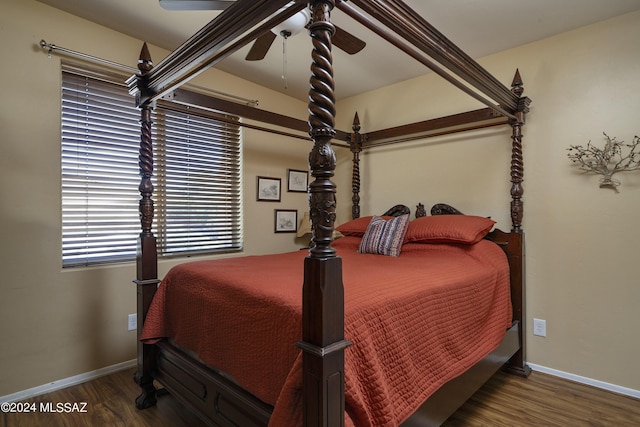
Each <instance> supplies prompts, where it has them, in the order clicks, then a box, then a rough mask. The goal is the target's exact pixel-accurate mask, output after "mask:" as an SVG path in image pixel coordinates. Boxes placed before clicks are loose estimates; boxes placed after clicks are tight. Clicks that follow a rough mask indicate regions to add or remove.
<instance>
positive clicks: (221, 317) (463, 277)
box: [142, 237, 511, 427]
mask: <svg viewBox="0 0 640 427" xmlns="http://www.w3.org/2000/svg"><path fill="white" fill-rule="evenodd" d="M359 241H360V239H359V238H356V237H344V238H341V239H339V240H337V241H336V242H335V243H334V246H335V247H336V249H337V250H338V254H339V255H340V256H341V257H342V258H343V283H344V288H345V338H346V339H347V340H349V341H351V342H352V343H353V345H352V346H351V347H349V348H347V350H346V351H345V388H346V392H345V403H346V412H347V413H346V420H347V425H356V426H358V427H361V426H374V425H375V426H396V425H398V424H399V423H401V422H402V421H404V420H405V419H406V418H407V417H408V416H409V415H411V413H412V412H414V411H415V409H416V408H417V407H418V406H419V405H420V403H421V402H423V401H424V400H425V399H427V398H428V397H429V396H430V395H431V394H432V393H433V392H434V391H435V390H437V388H438V387H439V386H441V385H442V384H444V383H445V382H447V381H448V380H450V379H452V378H454V377H456V376H458V375H459V374H461V373H462V372H464V371H465V370H466V369H468V368H469V367H470V366H472V365H473V364H474V363H475V362H477V361H478V360H480V359H482V358H483V357H484V356H486V355H487V354H488V353H490V352H491V351H492V350H493V349H494V348H495V347H497V345H498V344H499V343H500V341H501V340H502V337H503V336H504V333H505V331H506V329H507V328H508V327H509V326H510V325H511V303H510V296H509V283H508V280H509V268H508V265H507V262H506V258H505V255H504V253H503V252H502V250H501V249H500V248H498V247H497V246H496V245H494V244H493V243H491V242H488V241H481V242H480V243H478V244H476V245H445V244H442V245H436V244H405V245H404V246H403V249H402V253H401V255H400V256H399V257H397V258H396V257H387V256H381V255H368V254H358V253H356V249H357V247H358V244H359ZM306 255H307V252H306V251H297V252H291V253H287V254H280V255H266V256H254V257H242V258H230V259H222V260H215V261H201V262H192V263H187V264H182V265H180V266H177V267H174V268H173V269H172V270H171V271H170V272H169V273H168V274H167V276H166V277H165V279H164V280H163V282H162V284H161V285H160V288H159V290H158V293H157V294H156V297H155V298H154V301H153V303H152V305H151V308H150V310H149V313H148V315H147V319H146V321H145V326H144V330H143V335H142V339H143V340H145V341H146V342H154V341H157V340H158V339H161V338H165V337H170V338H172V339H173V340H174V341H175V342H176V343H177V344H178V345H180V346H182V347H184V348H187V349H190V350H192V351H194V352H195V353H196V354H197V355H198V356H199V357H200V358H201V359H202V360H203V361H204V362H205V363H207V364H208V365H209V366H212V367H215V368H217V369H219V370H220V371H223V372H225V373H226V374H227V375H229V376H231V377H232V378H233V379H235V380H236V381H237V382H238V383H239V384H240V385H242V386H243V387H244V388H245V389H247V390H249V391H251V392H252V393H253V394H255V395H256V396H257V397H259V398H260V399H262V400H264V401H265V402H268V403H270V404H272V405H275V410H274V413H273V416H272V419H271V425H274V426H287V427H289V426H296V425H301V423H302V422H301V405H302V402H301V387H302V380H301V375H300V374H301V357H299V355H300V350H298V349H297V348H296V347H295V346H294V343H295V342H296V341H299V339H300V331H301V316H302V314H301V299H302V280H303V279H302V278H303V258H304V257H305V256H306ZM274 343H276V344H277V345H275V344H274Z"/></svg>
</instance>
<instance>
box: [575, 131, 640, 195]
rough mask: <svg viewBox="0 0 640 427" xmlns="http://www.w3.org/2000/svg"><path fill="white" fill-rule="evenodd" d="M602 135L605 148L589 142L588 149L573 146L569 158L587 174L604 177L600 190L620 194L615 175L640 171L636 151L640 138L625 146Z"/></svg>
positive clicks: (639, 157)
mask: <svg viewBox="0 0 640 427" xmlns="http://www.w3.org/2000/svg"><path fill="white" fill-rule="evenodd" d="M602 134H603V135H604V138H605V140H606V142H605V145H604V148H598V147H596V146H594V145H592V144H591V141H589V142H588V143H587V146H586V147H583V146H581V145H571V146H570V147H569V148H568V149H567V150H568V151H569V153H568V156H569V159H571V161H572V162H573V163H574V164H575V165H577V166H579V167H580V170H582V171H584V172H585V173H597V174H599V175H602V176H603V177H602V178H601V179H600V188H610V189H612V190H614V191H615V192H616V193H618V186H619V185H620V181H618V180H615V179H613V174H615V173H617V172H623V171H632V170H637V169H640V153H639V152H637V151H636V149H637V148H639V147H638V146H639V145H640V138H639V137H638V136H637V135H636V136H634V137H633V141H632V142H631V144H625V143H624V141H618V140H617V139H616V138H615V137H613V138H612V137H610V136H609V135H607V134H606V133H604V132H603V133H602ZM625 152H626V154H625Z"/></svg>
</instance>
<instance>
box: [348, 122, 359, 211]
mask: <svg viewBox="0 0 640 427" xmlns="http://www.w3.org/2000/svg"><path fill="white" fill-rule="evenodd" d="M351 129H353V133H352V134H351V135H350V140H349V147H350V149H351V152H352V153H353V174H352V175H351V190H352V192H353V196H352V197H351V202H352V206H351V219H356V218H360V152H361V151H362V134H361V133H360V118H359V117H358V113H357V112H356V115H355V116H354V117H353V125H352V126H351Z"/></svg>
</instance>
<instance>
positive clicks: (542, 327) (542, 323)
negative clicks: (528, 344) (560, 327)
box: [533, 319, 547, 337]
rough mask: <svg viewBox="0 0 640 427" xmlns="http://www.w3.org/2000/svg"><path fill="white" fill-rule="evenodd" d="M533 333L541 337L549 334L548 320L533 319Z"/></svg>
mask: <svg viewBox="0 0 640 427" xmlns="http://www.w3.org/2000/svg"><path fill="white" fill-rule="evenodd" d="M533 335H537V336H539V337H546V336H547V321H546V320H543V319H533Z"/></svg>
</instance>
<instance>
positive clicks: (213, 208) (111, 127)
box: [62, 65, 242, 267]
mask: <svg viewBox="0 0 640 427" xmlns="http://www.w3.org/2000/svg"><path fill="white" fill-rule="evenodd" d="M123 81H124V79H123V78H122V77H121V76H117V77H116V76H111V75H108V74H106V73H100V72H95V71H93V70H88V69H86V70H85V69H80V68H78V67H77V66H72V65H63V74H62V263H63V266H64V267H71V266H86V265H96V264H104V263H115V262H128V261H133V260H134V259H135V253H136V238H137V236H138V234H139V233H140V220H139V213H138V201H139V199H140V194H139V192H138V185H139V183H140V176H139V168H138V147H139V141H140V125H139V119H140V113H139V111H138V109H137V108H135V106H134V102H133V99H132V97H131V96H130V95H129V94H128V91H127V88H126V86H125V85H124V83H119V82H123ZM153 120H154V126H153V140H154V163H155V167H154V180H153V182H154V186H155V192H154V197H153V199H154V202H155V216H154V233H155V234H156V237H157V238H158V255H159V256H160V257H167V256H177V255H190V254H199V253H213V252H222V251H223V252H229V251H237V250H240V249H241V248H242V230H241V199H240V195H241V192H240V170H241V165H240V157H241V156H240V127H239V125H238V124H237V123H238V118H237V117H231V116H227V115H221V114H216V113H211V112H207V111H201V110H197V111H189V110H186V111H185V109H184V108H179V107H177V106H176V107H175V108H174V107H173V106H172V105H171V104H170V103H162V106H160V105H159V106H158V108H156V110H155V111H154V115H153Z"/></svg>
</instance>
